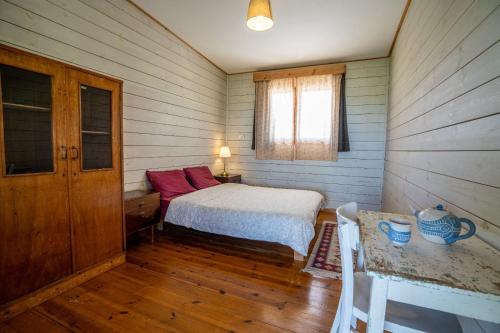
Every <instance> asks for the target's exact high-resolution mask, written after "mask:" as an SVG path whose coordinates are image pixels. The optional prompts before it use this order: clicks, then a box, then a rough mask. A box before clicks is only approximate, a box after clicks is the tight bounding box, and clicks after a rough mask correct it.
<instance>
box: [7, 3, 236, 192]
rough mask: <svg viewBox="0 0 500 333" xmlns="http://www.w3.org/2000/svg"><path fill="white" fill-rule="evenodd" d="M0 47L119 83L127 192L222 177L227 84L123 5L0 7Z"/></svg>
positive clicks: (211, 67)
mask: <svg viewBox="0 0 500 333" xmlns="http://www.w3.org/2000/svg"><path fill="white" fill-rule="evenodd" d="M0 43H3V44H7V45H10V46H13V47H17V48H20V49H24V50H27V51H30V52H33V53H37V54H40V55H43V56H46V57H50V58H53V59H56V60H60V61H63V62H65V63H69V64H72V65H75V66H78V67H83V68H85V69H89V70H92V71H95V72H99V73H103V74H106V75H110V76H113V77H116V78H119V79H121V80H123V82H124V84H123V92H124V93H123V115H124V116H123V118H124V119H123V130H124V169H125V190H132V189H139V188H143V187H144V186H146V182H145V176H144V172H145V170H146V169H172V168H178V167H184V166H191V165H209V166H210V167H211V168H212V170H213V171H214V172H218V171H220V170H221V161H220V160H219V159H218V158H217V153H218V147H219V146H221V145H222V144H223V142H224V136H225V108H226V102H227V98H226V92H227V87H226V84H227V77H226V74H225V73H224V72H223V71H221V70H219V69H217V68H216V67H215V66H214V65H212V64H211V63H210V62H208V61H207V60H206V59H205V58H203V57H202V56H200V55H199V54H197V53H196V52H195V51H194V50H192V49H191V48H190V47H188V46H187V45H186V44H185V43H183V42H182V41H180V40H179V39H178V38H176V37H175V36H173V35H172V34H171V33H169V32H168V31H166V30H165V29H164V28H163V27H161V26H160V25H159V24H157V23H156V22H154V21H153V20H152V19H150V18H149V17H148V16H146V15H145V14H144V13H142V12H141V11H140V10H138V9H137V8H136V7H135V6H133V5H132V4H131V3H129V2H128V1H126V0H85V1H83V0H82V1H78V0H8V1H4V0H0Z"/></svg>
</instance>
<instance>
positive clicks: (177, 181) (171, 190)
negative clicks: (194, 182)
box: [146, 170, 196, 198]
mask: <svg viewBox="0 0 500 333" xmlns="http://www.w3.org/2000/svg"><path fill="white" fill-rule="evenodd" d="M146 176H147V177H148V179H149V181H150V182H151V185H153V188H154V189H155V190H156V191H158V192H160V194H161V197H162V198H167V197H171V196H174V195H180V194H186V193H190V192H194V191H196V189H195V188H193V187H192V186H191V184H189V182H188V181H187V179H186V175H185V174H184V171H182V170H170V171H149V170H148V171H146Z"/></svg>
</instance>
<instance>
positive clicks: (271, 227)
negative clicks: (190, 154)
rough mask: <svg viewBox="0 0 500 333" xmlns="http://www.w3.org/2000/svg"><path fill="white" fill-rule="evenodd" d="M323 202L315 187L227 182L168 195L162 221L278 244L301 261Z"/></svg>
mask: <svg viewBox="0 0 500 333" xmlns="http://www.w3.org/2000/svg"><path fill="white" fill-rule="evenodd" d="M323 202H324V198H323V196H322V195H321V194H319V193H318V192H314V191H306V190H291V189H278V188H269V187H259V186H249V185H244V184H234V183H228V184H221V185H217V186H211V187H208V188H204V189H201V190H198V191H194V192H191V193H187V194H184V195H181V196H177V197H174V198H172V199H171V200H169V203H168V209H167V211H166V214H165V218H164V219H165V221H166V222H169V223H173V224H176V225H180V226H184V227H187V228H193V229H195V230H199V231H205V232H210V233H214V234H220V235H226V236H232V237H239V238H247V239H253V240H262V241H269V242H276V243H280V244H282V245H286V246H289V247H291V248H292V249H293V250H294V254H295V259H296V260H303V258H302V257H301V256H306V255H307V252H308V248H309V243H310V242H311V240H312V239H313V238H314V225H315V223H316V216H317V214H318V211H319V209H320V208H321V206H322V204H323Z"/></svg>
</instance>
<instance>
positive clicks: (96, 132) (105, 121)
mask: <svg viewBox="0 0 500 333" xmlns="http://www.w3.org/2000/svg"><path fill="white" fill-rule="evenodd" d="M80 91H81V94H80V96H81V104H80V105H81V114H82V125H81V126H82V166H83V170H93V169H105V168H112V167H113V163H112V149H111V91H109V90H104V89H99V88H95V87H91V86H86V85H80Z"/></svg>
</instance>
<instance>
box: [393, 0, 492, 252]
mask: <svg viewBox="0 0 500 333" xmlns="http://www.w3.org/2000/svg"><path fill="white" fill-rule="evenodd" d="M499 5H500V1H498V0H481V1H472V0H456V1H451V0H442V1H434V0H422V1H413V2H412V4H411V6H410V8H409V11H408V16H407V18H406V20H405V22H404V24H403V26H402V29H401V32H400V34H399V37H398V39H397V42H396V45H395V48H394V51H393V55H392V59H391V67H390V72H391V78H390V101H389V116H388V125H387V155H386V163H385V175H384V190H383V209H384V210H386V211H397V212H409V208H408V205H409V204H411V205H413V206H415V207H422V208H423V207H428V206H431V205H435V204H437V203H443V204H445V205H446V206H447V207H448V209H450V210H451V211H453V212H454V213H455V214H456V215H458V216H463V217H467V218H469V219H471V220H473V221H474V222H476V224H477V225H478V226H479V231H478V234H479V235H480V236H481V237H482V238H484V239H487V240H489V241H490V242H492V243H494V244H495V245H496V246H497V247H500V206H499V204H500V77H499V75H500V43H499V40H500V8H499Z"/></svg>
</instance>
